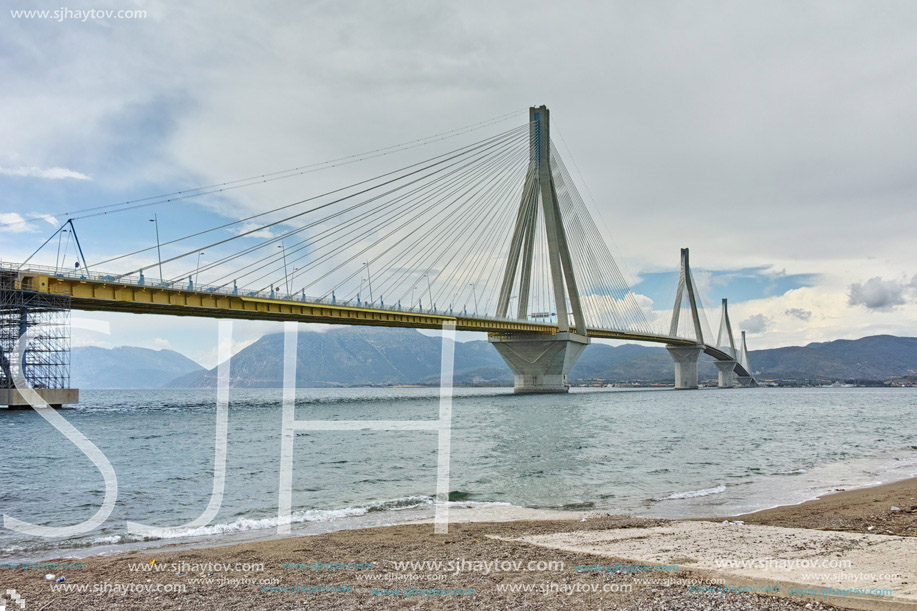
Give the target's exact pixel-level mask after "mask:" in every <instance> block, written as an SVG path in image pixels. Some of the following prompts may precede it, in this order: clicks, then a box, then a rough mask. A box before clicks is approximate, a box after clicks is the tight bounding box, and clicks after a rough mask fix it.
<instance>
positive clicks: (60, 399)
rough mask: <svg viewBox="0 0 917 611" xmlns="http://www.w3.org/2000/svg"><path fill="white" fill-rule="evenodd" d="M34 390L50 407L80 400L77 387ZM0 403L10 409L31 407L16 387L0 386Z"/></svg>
mask: <svg viewBox="0 0 917 611" xmlns="http://www.w3.org/2000/svg"><path fill="white" fill-rule="evenodd" d="M35 392H37V393H38V396H39V397H41V399H42V401H44V402H45V403H47V404H48V405H50V406H51V407H63V406H64V405H67V404H68V403H79V402H80V391H79V389H77V388H36V389H35ZM0 405H6V406H7V407H9V408H10V409H28V408H29V407H31V405H30V404H29V402H28V401H26V399H25V397H23V396H22V393H21V392H19V389H16V388H0Z"/></svg>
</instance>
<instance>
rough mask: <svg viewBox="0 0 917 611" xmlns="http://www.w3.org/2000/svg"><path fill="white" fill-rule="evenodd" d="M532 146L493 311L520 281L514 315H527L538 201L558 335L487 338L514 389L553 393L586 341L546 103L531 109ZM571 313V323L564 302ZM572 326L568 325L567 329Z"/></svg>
mask: <svg viewBox="0 0 917 611" xmlns="http://www.w3.org/2000/svg"><path fill="white" fill-rule="evenodd" d="M529 125H530V130H531V131H530V145H531V156H530V158H529V170H528V172H527V173H526V178H525V184H524V185H523V188H522V201H521V202H520V203H519V212H518V213H517V215H516V225H515V230H514V231H513V238H512V241H511V242H510V247H509V256H508V258H507V260H506V269H505V270H504V272H503V283H502V284H501V286H500V298H499V300H498V301H497V316H500V317H505V316H506V315H507V312H508V310H509V302H510V299H511V296H512V292H513V286H515V285H516V278H517V276H518V278H519V282H518V287H519V305H518V309H517V311H516V316H517V318H520V319H525V318H527V317H528V307H529V290H530V288H531V281H532V264H533V252H534V250H533V249H534V247H535V242H536V241H537V239H536V232H537V229H538V226H539V223H538V222H537V221H538V210H539V206H538V203H539V202H541V213H542V217H543V219H544V231H545V237H546V238H547V244H548V261H549V263H550V268H551V283H552V287H553V290H554V308H555V309H556V310H557V333H556V334H550V335H549V334H520V333H516V334H505V335H501V334H496V333H492V334H490V336H489V337H488V341H490V343H492V344H493V345H494V347H495V348H496V349H497V352H499V353H500V356H502V357H503V360H504V361H506V364H507V365H509V368H510V369H511V370H512V371H513V375H514V376H515V387H514V392H517V393H554V392H567V391H568V390H569V385H568V384H567V374H568V373H569V372H570V369H571V368H572V367H573V364H574V363H575V362H576V359H577V358H579V355H580V354H582V352H583V350H584V349H585V348H586V345H587V344H589V336H588V334H587V332H586V319H585V318H584V317H583V309H582V307H581V305H580V296H579V290H578V289H577V287H576V276H575V275H574V273H573V261H572V259H571V258H570V249H569V247H568V245H567V234H566V231H565V230H564V223H563V218H562V217H561V213H560V206H559V204H558V201H557V189H556V187H555V186H554V175H553V173H552V172H551V135H550V121H549V114H548V109H547V108H546V107H545V106H538V107H532V108H530V109H529ZM568 299H569V303H570V309H571V310H572V314H573V321H572V325H571V321H570V316H569V315H568V312H567V301H568ZM571 326H572V328H571Z"/></svg>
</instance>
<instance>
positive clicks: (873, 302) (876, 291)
mask: <svg viewBox="0 0 917 611" xmlns="http://www.w3.org/2000/svg"><path fill="white" fill-rule="evenodd" d="M912 282H913V281H912ZM906 289H907V285H905V284H904V283H901V282H898V281H896V280H885V279H883V278H880V277H879V276H875V277H873V278H870V279H869V280H867V281H866V282H863V283H860V282H855V283H853V284H851V285H850V290H849V298H848V303H849V304H850V305H852V306H858V305H862V306H866V307H867V308H868V309H870V310H882V311H888V310H891V309H892V308H894V307H895V306H899V305H904V304H905V303H906V302H907V300H906V299H905V295H904V292H905V290H906Z"/></svg>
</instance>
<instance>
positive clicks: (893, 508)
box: [891, 505, 901, 511]
mask: <svg viewBox="0 0 917 611" xmlns="http://www.w3.org/2000/svg"><path fill="white" fill-rule="evenodd" d="M891 510H892V511H901V508H900V507H895V506H894V505H892V509H891Z"/></svg>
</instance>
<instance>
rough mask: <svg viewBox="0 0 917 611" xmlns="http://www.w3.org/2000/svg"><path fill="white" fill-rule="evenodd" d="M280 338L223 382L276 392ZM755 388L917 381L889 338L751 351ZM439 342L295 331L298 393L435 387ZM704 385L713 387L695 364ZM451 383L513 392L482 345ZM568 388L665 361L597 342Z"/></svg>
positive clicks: (703, 365)
mask: <svg viewBox="0 0 917 611" xmlns="http://www.w3.org/2000/svg"><path fill="white" fill-rule="evenodd" d="M282 345H283V336H282V335H281V334H272V335H265V336H264V337H262V338H261V339H259V340H258V341H256V342H255V343H253V344H251V345H250V346H248V347H246V348H245V349H243V350H242V351H240V352H239V353H238V354H236V355H235V356H234V357H233V359H232V363H231V368H230V378H231V380H232V382H231V383H232V385H233V386H237V387H249V388H259V387H276V386H280V385H281V380H282V362H281V354H282ZM749 358H750V361H751V364H752V369H753V370H754V372H755V375H756V377H758V378H759V379H762V380H765V379H773V380H812V381H816V380H818V381H836V380H837V381H849V380H887V379H892V378H898V377H903V376H908V375H914V374H915V373H917V338H902V337H894V336H890V335H878V336H872V337H865V338H862V339H858V340H837V341H833V342H823V343H813V344H809V345H807V346H791V347H785V348H773V349H770V350H757V351H753V352H751V353H750V355H749ZM439 367H440V340H439V339H438V338H437V337H431V336H428V335H424V334H422V333H420V332H418V331H415V330H412V329H382V328H374V327H348V328H337V329H330V330H328V331H325V332H323V333H316V332H311V331H306V332H301V333H300V334H299V338H298V345H297V380H296V383H297V385H298V386H299V387H303V388H304V387H331V386H391V385H411V384H437V383H438V381H439ZM699 373H700V378H701V379H702V380H713V379H715V378H716V368H715V367H714V365H713V360H712V359H711V358H709V357H706V356H703V357H701V361H700V363H699ZM453 375H454V380H455V383H456V384H459V385H510V384H512V374H511V373H510V371H509V369H508V368H507V366H506V365H505V364H504V362H503V360H502V359H501V358H500V356H499V355H498V354H497V351H496V350H495V349H494V348H493V347H492V346H490V345H489V344H488V342H487V341H485V340H475V341H470V342H459V343H456V345H455V370H454V374H453ZM569 377H570V380H571V382H572V383H584V384H589V383H625V382H643V383H673V377H674V373H673V367H672V361H671V358H670V357H669V355H668V353H667V352H666V350H665V348H663V347H652V346H642V345H637V344H624V345H621V346H610V345H607V344H598V343H594V344H592V345H590V346H589V347H587V348H586V350H585V351H584V352H583V354H582V356H581V357H580V359H579V361H578V362H577V363H576V365H575V366H574V367H573V370H572V371H571V372H570V376H569ZM215 380H216V369H212V370H208V371H200V370H195V371H193V372H189V373H188V374H187V375H185V376H182V377H180V378H178V379H175V380H172V381H171V382H170V383H169V384H168V386H169V387H173V388H182V387H191V388H195V387H212V386H214V384H215Z"/></svg>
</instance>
